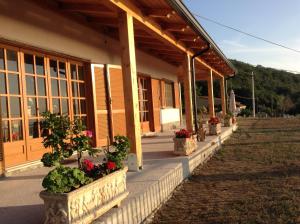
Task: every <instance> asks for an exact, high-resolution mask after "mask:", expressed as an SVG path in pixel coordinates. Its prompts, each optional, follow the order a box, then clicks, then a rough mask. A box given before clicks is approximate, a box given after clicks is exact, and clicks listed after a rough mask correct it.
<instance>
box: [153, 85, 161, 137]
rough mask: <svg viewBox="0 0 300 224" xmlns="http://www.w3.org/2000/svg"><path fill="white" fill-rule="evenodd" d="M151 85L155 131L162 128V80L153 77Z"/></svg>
mask: <svg viewBox="0 0 300 224" xmlns="http://www.w3.org/2000/svg"><path fill="white" fill-rule="evenodd" d="M151 87H152V105H153V121H154V131H156V132H158V131H160V130H161V124H160V108H161V84H160V80H158V79H151Z"/></svg>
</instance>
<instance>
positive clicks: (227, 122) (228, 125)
mask: <svg viewBox="0 0 300 224" xmlns="http://www.w3.org/2000/svg"><path fill="white" fill-rule="evenodd" d="M224 126H225V127H231V126H232V118H229V119H224Z"/></svg>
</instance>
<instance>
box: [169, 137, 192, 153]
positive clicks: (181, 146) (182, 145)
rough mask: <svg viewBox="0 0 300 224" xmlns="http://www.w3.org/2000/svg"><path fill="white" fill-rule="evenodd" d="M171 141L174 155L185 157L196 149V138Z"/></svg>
mask: <svg viewBox="0 0 300 224" xmlns="http://www.w3.org/2000/svg"><path fill="white" fill-rule="evenodd" d="M173 141H174V154H175V155H179V156H187V155H190V154H191V153H192V152H193V151H194V150H195V149H196V148H197V136H192V137H190V138H173Z"/></svg>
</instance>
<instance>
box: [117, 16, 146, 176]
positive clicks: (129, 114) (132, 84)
mask: <svg viewBox="0 0 300 224" xmlns="http://www.w3.org/2000/svg"><path fill="white" fill-rule="evenodd" d="M119 37H120V43H121V61H122V73H123V87H124V92H125V102H126V103H125V115H126V130H127V137H128V138H129V140H130V150H131V153H135V154H136V157H137V169H136V170H138V169H141V168H142V165H143V163H142V162H143V161H142V144H141V125H140V114H139V100H138V86H137V71H136V58H135V46H134V29H133V17H132V15H130V14H129V13H127V12H124V11H122V12H120V13H119Z"/></svg>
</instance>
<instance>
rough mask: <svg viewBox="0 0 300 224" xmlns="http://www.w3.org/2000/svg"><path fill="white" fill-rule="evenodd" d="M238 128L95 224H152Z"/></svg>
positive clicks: (177, 164) (174, 165) (174, 166)
mask: <svg viewBox="0 0 300 224" xmlns="http://www.w3.org/2000/svg"><path fill="white" fill-rule="evenodd" d="M236 129H237V126H236V125H233V126H232V127H231V128H228V129H227V130H226V131H225V132H223V133H222V134H221V135H219V136H218V137H217V138H215V139H214V140H213V141H207V144H206V145H205V146H204V147H202V148H201V149H198V150H196V151H195V152H194V153H193V154H191V155H190V156H187V157H182V158H181V162H177V163H176V164H172V166H173V168H172V169H171V170H169V171H168V172H166V173H165V174H164V175H163V176H162V177H161V178H159V179H158V180H157V181H155V182H154V183H152V184H147V185H146V186H145V190H144V191H143V192H142V193H141V194H138V195H136V196H135V197H132V198H130V200H128V201H127V203H124V205H122V206H121V207H120V208H118V209H115V210H113V211H110V213H109V214H107V215H104V216H103V217H101V218H100V219H99V220H97V221H95V222H94V224H121V223H126V224H127V223H128V224H135V223H148V221H149V219H151V216H152V215H153V213H154V212H155V211H156V210H157V209H159V207H160V206H161V205H162V203H164V202H165V201H166V200H168V198H169V197H170V196H171V194H172V192H173V191H174V189H175V188H176V187H177V186H178V185H179V184H180V183H181V182H182V181H183V180H184V179H186V178H187V177H188V176H190V175H191V173H192V172H193V170H194V169H195V168H196V167H197V166H199V165H200V164H203V163H205V162H206V161H207V160H209V159H210V158H211V157H212V156H213V154H214V153H215V152H216V151H217V150H218V149H220V148H221V144H222V143H223V142H224V141H225V140H226V139H228V138H229V137H230V135H231V134H232V132H233V131H235V130H236ZM174 163H175V162H174ZM129 197H130V195H129Z"/></svg>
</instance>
